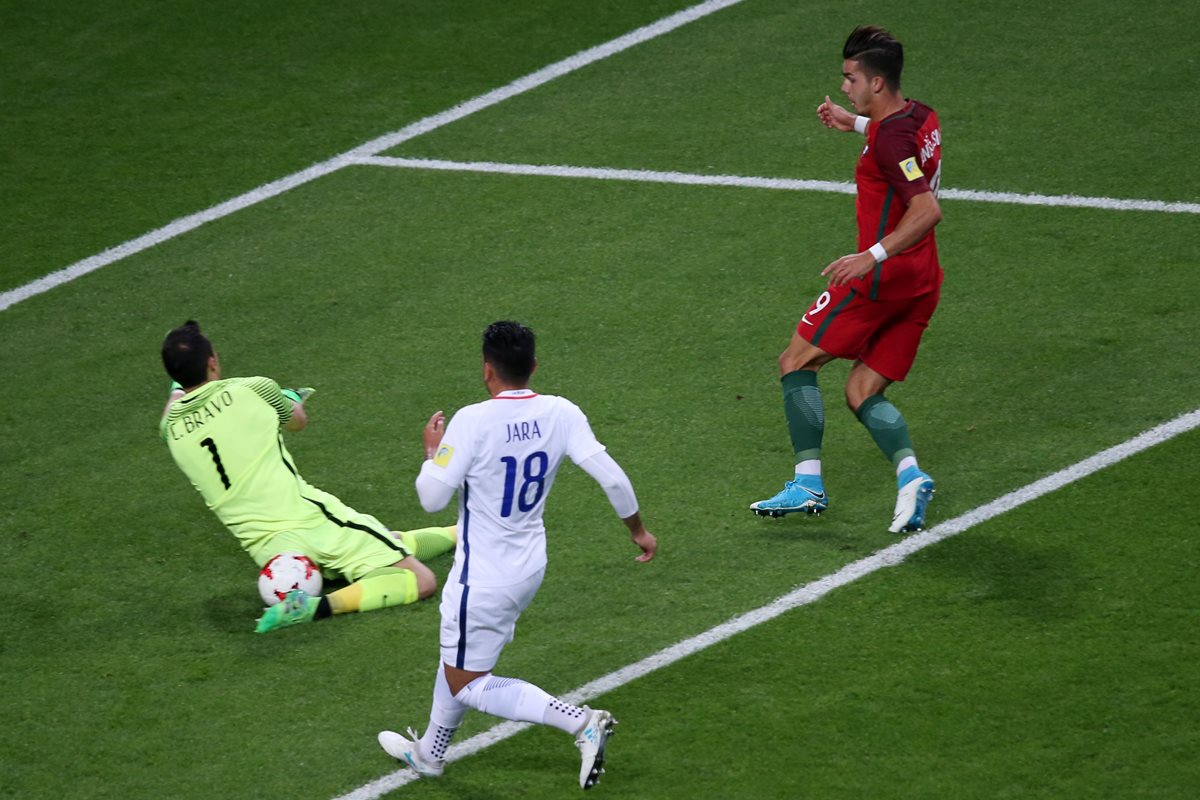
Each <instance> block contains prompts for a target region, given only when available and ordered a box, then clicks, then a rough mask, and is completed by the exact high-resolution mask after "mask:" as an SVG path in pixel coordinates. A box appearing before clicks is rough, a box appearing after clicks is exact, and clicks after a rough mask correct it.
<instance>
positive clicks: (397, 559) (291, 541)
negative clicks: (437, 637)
mask: <svg viewBox="0 0 1200 800" xmlns="http://www.w3.org/2000/svg"><path fill="white" fill-rule="evenodd" d="M162 359H163V366H164V367H165V368H166V370H167V374H169V375H170V376H171V379H172V380H173V381H174V382H175V383H174V385H173V386H172V391H171V397H170V399H169V400H168V401H167V407H166V409H165V410H164V412H163V417H162V422H161V423H160V426H159V432H160V433H161V434H162V437H163V439H164V441H166V443H167V447H168V448H169V449H170V451H171V457H172V458H174V459H175V463H176V464H177V465H179V468H180V469H181V470H183V473H184V474H185V475H187V477H188V479H189V480H190V481H191V482H192V485H193V486H195V487H196V490H197V491H198V492H200V494H201V496H202V497H203V498H204V502H205V503H206V504H207V505H208V507H209V508H210V509H212V511H213V513H214V514H216V515H217V518H218V519H220V520H221V522H223V523H224V524H225V527H227V528H229V530H230V531H231V532H232V533H233V535H234V536H236V537H237V538H238V541H239V542H240V543H241V545H242V548H243V549H245V550H246V552H247V553H249V554H250V557H251V558H253V559H254V561H255V563H257V564H258V565H259V566H260V567H261V566H263V565H264V564H266V563H267V562H268V561H270V560H271V558H273V557H274V556H276V555H278V554H279V553H284V552H293V553H303V554H304V555H306V556H308V557H309V558H310V559H312V560H313V561H314V562H315V563H316V564H317V565H318V566H319V567H320V568H321V572H322V573H323V574H324V576H325V577H326V578H338V577H342V578H345V579H346V580H347V581H350V585H349V586H347V587H345V588H343V589H339V590H337V591H334V592H330V593H329V594H326V595H324V596H322V597H309V596H308V595H306V594H304V592H302V591H299V590H294V591H292V592H290V593H289V594H288V596H287V597H286V598H285V599H284V600H283V601H282V602H281V603H279V604H278V605H275V606H271V607H270V608H268V609H267V610H266V611H265V612H264V613H263V616H262V618H261V619H259V620H258V626H257V629H256V630H257V631H258V632H259V633H265V632H267V631H271V630H275V629H276V628H282V627H284V626H287V625H294V624H296V623H299V622H309V621H312V620H318V619H323V618H324V617H328V616H331V615H333V614H343V613H347V612H350V611H373V610H375V609H378V608H387V607H389V606H397V605H404V604H406V603H412V602H415V601H417V600H421V599H424V598H426V597H429V596H430V595H432V594H433V593H434V591H435V590H436V589H437V579H436V578H435V577H434V575H433V573H432V572H431V571H430V570H429V568H428V567H426V566H425V565H424V564H422V563H421V562H420V561H419V560H418V559H419V558H420V559H427V558H430V557H432V556H436V555H440V554H441V553H445V552H449V551H451V550H453V549H454V545H455V542H456V536H455V529H454V528H453V527H449V528H422V529H421V530H415V531H408V532H401V531H392V530H389V529H388V527H387V526H386V525H384V524H383V523H381V522H380V521H379V520H377V519H376V518H375V517H372V516H370V515H369V514H361V513H359V512H357V511H355V510H354V509H352V508H350V507H349V506H347V505H346V504H344V503H343V502H342V501H340V500H338V499H337V498H336V497H334V496H333V495H331V494H329V493H327V492H323V491H321V490H320V489H317V488H314V487H313V486H310V485H309V484H308V483H307V482H306V481H305V480H304V478H302V477H300V473H299V471H297V469H296V465H295V462H294V461H293V460H292V457H291V454H290V453H288V451H287V448H286V447H285V446H284V444H283V433H282V431H284V430H288V431H299V430H303V429H304V427H305V426H306V425H307V424H308V417H307V415H306V414H305V412H304V401H305V400H306V399H307V398H308V395H309V394H311V393H312V390H311V389H300V390H292V389H281V388H280V386H279V384H277V383H276V382H275V381H273V380H271V379H270V378H225V379H222V378H221V363H220V360H219V359H218V358H217V354H216V352H215V351H214V350H213V347H212V343H211V342H209V340H208V338H207V337H205V336H204V334H202V333H201V332H200V326H199V325H198V324H196V322H194V321H192V320H189V321H188V322H186V323H185V324H184V325H182V326H180V327H178V328H175V329H174V330H172V331H171V332H170V333H168V334H167V337H166V339H165V340H164V341H163V345H162Z"/></svg>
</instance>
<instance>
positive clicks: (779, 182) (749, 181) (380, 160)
mask: <svg viewBox="0 0 1200 800" xmlns="http://www.w3.org/2000/svg"><path fill="white" fill-rule="evenodd" d="M356 163H358V164H362V165H365V166H374V167H398V168H402V169H431V170H444V171H448V172H492V173H499V174H503V175H542V176H547V177H555V178H591V179H594V180H605V181H641V182H644V183H676V184H682V185H685V186H740V187H745V188H750V189H783V190H787V191H794V192H831V193H835V194H854V193H855V188H854V184H853V183H843V182H841V181H814V180H802V179H798V178H757V177H751V176H745V175H697V174H693V173H687V172H662V171H658V170H642V169H612V168H609V167H571V166H562V165H544V164H504V163H499V162H495V161H447V160H444V159H424V158H398V157H394V156H377V155H372V156H363V157H361V158H357V159H356ZM938 197H940V198H941V199H943V200H973V201H976V202H982V203H1010V204H1015V205H1026V206H1062V207H1070V208H1098V209H1103V210H1106V211H1158V212H1163V213H1170V214H1200V203H1182V202H1167V201H1164V200H1127V199H1122V198H1116V197H1082V196H1079V195H1071V194H1061V195H1049V194H1018V193H1016V192H988V191H977V190H974V189H942V190H941V191H939V192H938Z"/></svg>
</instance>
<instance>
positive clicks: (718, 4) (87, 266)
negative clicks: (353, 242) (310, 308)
mask: <svg viewBox="0 0 1200 800" xmlns="http://www.w3.org/2000/svg"><path fill="white" fill-rule="evenodd" d="M741 2H743V0H707V2H703V3H699V4H697V5H694V6H691V7H689V8H685V9H683V10H682V11H677V12H675V13H674V14H670V15H668V16H666V17H663V18H662V19H660V20H658V21H656V22H651V23H650V24H648V25H643V26H642V27H640V28H637V29H635V30H632V31H630V32H629V33H627V34H625V35H623V36H618V37H617V38H616V39H612V40H610V41H608V42H605V43H603V44H599V45H596V46H595V47H590V48H588V49H586V50H581V51H579V52H578V53H576V54H575V55H573V56H569V57H567V58H564V59H563V60H561V61H556V62H554V63H553V64H550V65H548V66H545V67H542V68H541V69H539V70H537V71H535V72H531V73H529V74H528V75H525V76H522V77H520V78H517V79H516V80H514V81H512V82H511V83H508V84H506V85H504V86H501V87H500V88H498V89H493V90H492V91H490V92H487V93H485V94H481V95H479V96H478V97H474V98H472V99H470V100H466V101H464V102H462V103H459V104H458V105H456V106H453V107H451V108H448V109H446V110H445V111H442V112H439V113H437V114H433V115H431V116H428V117H425V118H424V119H420V120H417V121H416V122H414V123H412V124H410V125H406V126H405V127H403V128H401V129H400V130H398V131H392V132H391V133H386V134H384V135H382V136H379V137H376V138H374V139H371V140H370V141H368V142H364V143H363V144H360V145H359V146H357V147H355V148H353V149H351V150H347V151H346V152H344V153H341V154H339V155H336V156H333V157H332V158H329V159H326V160H325V161H321V162H319V163H316V164H313V165H312V166H310V167H308V168H306V169H303V170H300V171H299V172H296V173H293V174H292V175H288V176H286V177H284V178H280V179H278V180H275V181H271V182H270V183H265V184H263V185H262V186H259V187H257V188H254V189H251V190H250V191H248V192H245V193H244V194H240V195H238V196H237V197H234V198H232V199H231V200H226V201H225V202H223V203H219V204H217V205H215V206H212V207H211V208H208V209H205V210H204V211H198V212H196V213H194V214H189V215H188V216H186V217H180V218H179V219H177V220H175V221H174V222H170V223H168V224H166V225H164V226H163V227H161V228H157V229H155V230H153V231H150V232H149V233H146V234H143V235H141V236H138V237H137V238H134V239H130V240H129V241H127V242H124V243H122V244H119V245H116V246H115V247H111V248H109V249H107V250H105V251H103V252H101V253H97V254H96V255H94V256H89V257H88V258H85V259H82V260H80V261H76V262H75V263H74V264H71V265H70V266H66V267H63V268H62V269H60V270H57V271H56V272H51V273H50V274H48V275H44V276H42V277H41V278H38V279H36V280H33V281H30V282H29V283H26V284H24V285H23V286H18V287H17V288H15V289H10V290H8V291H6V292H0V311H4V310H5V309H8V308H10V307H12V306H14V305H16V304H17V303H20V302H21V301H22V300H28V299H29V298H31V297H36V296H37V295H39V294H42V293H44V292H48V291H50V290H51V289H54V288H56V287H58V286H62V285H63V284H65V283H70V282H71V281H73V280H75V279H76V278H79V277H82V276H84V275H87V274H88V273H89V272H94V271H95V270H98V269H100V268H101V267H106V266H108V265H109V264H112V263H114V262H116V261H120V260H122V259H124V258H128V257H129V256H131V255H134V254H135V253H140V252H142V251H143V250H147V249H149V248H151V247H154V246H155V245H158V244H162V243H163V242H165V241H168V240H170V239H174V238H175V237H176V236H181V235H183V234H185V233H187V232H189V231H192V230H195V229H196V228H198V227H200V226H201V225H204V224H205V223H208V222H212V221H214V220H218V219H221V218H222V217H226V216H229V215H230V214H232V213H233V212H235V211H240V210H241V209H243V208H248V207H250V206H252V205H255V204H257V203H261V202H263V201H264V200H269V199H270V198H272V197H275V196H277V195H280V194H283V193H284V192H286V191H289V190H291V189H294V188H296V187H297V186H300V185H302V184H305V183H308V182H309V181H311V180H315V179H316V178H320V177H323V176H325V175H328V174H330V173H331V172H336V171H337V170H339V169H341V168H343V167H347V166H350V165H352V164H358V163H362V161H361V159H363V158H364V157H370V156H373V155H376V154H378V153H382V152H383V151H385V150H389V149H391V148H393V147H395V146H397V145H399V144H402V143H403V142H406V141H408V140H409V139H413V138H415V137H417V136H423V135H424V134H426V133H429V132H430V131H434V130H437V129H438V128H440V127H442V126H443V125H448V124H450V123H451V122H456V121H458V120H460V119H462V118H464V117H467V116H470V115H471V114H474V113H475V112H477V111H482V110H483V109H485V108H489V107H491V106H494V105H496V104H497V103H500V102H503V101H504V100H508V99H509V98H511V97H516V96H517V95H519V94H523V93H524V92H528V91H529V90H530V89H536V88H537V87H539V86H541V85H543V84H545V83H549V82H550V81H552V80H554V79H556V78H561V77H562V76H564V75H567V74H570V73H572V72H574V71H576V70H578V69H581V68H583V67H586V66H588V65H589V64H593V63H595V62H597V61H601V60H603V59H605V58H608V57H609V56H614V55H616V54H618V53H621V52H623V51H625V50H628V49H629V48H631V47H635V46H637V45H639V44H642V43H644V42H648V41H650V40H651V39H655V38H658V37H659V36H662V35H663V34H666V33H670V32H671V31H673V30H675V29H676V28H681V27H683V26H684V25H687V24H688V23H691V22H695V21H696V20H698V19H702V18H704V17H706V16H708V15H709V14H712V13H714V12H717V11H720V10H722V9H724V8H728V7H730V6H735V5H737V4H739V3H741Z"/></svg>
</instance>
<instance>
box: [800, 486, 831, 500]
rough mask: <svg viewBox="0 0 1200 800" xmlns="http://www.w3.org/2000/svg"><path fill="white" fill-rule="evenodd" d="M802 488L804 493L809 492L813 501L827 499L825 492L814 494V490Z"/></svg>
mask: <svg viewBox="0 0 1200 800" xmlns="http://www.w3.org/2000/svg"><path fill="white" fill-rule="evenodd" d="M800 488H801V489H804V491H806V492H808V494H809V496H810V497H812V499H814V500H824V499H825V493H824V492H814V491H813V490H812V489H809V488H807V487H804V486H801V487H800Z"/></svg>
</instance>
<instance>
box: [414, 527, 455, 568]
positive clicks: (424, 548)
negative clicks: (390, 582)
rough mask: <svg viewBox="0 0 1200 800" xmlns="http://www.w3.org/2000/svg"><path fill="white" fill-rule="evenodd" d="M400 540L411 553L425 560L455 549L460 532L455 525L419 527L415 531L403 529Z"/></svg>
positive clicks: (419, 559)
mask: <svg viewBox="0 0 1200 800" xmlns="http://www.w3.org/2000/svg"><path fill="white" fill-rule="evenodd" d="M400 541H401V542H402V543H403V544H404V547H405V549H406V550H408V552H409V553H411V554H412V555H414V556H416V558H417V561H425V560H427V559H430V558H433V557H434V556H440V555H441V554H442V553H448V552H450V551H451V550H453V549H454V545H455V544H456V543H457V542H458V534H457V530H456V529H455V527H454V526H453V525H451V526H450V527H449V528H418V529H417V530H415V531H401V532H400Z"/></svg>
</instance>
